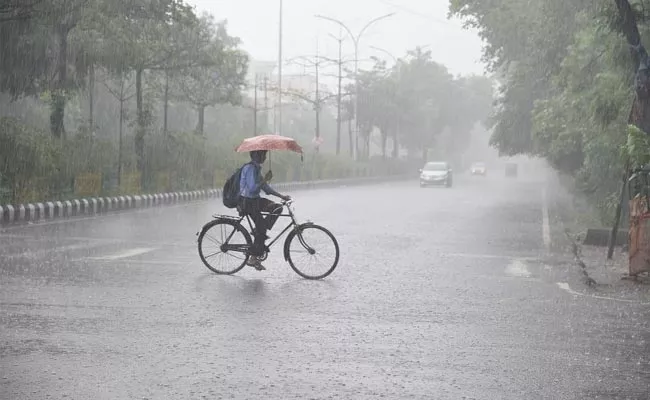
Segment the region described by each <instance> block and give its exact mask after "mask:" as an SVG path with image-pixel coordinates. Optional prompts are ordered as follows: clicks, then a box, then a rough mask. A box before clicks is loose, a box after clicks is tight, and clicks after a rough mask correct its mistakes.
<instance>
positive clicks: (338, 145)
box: [330, 28, 343, 156]
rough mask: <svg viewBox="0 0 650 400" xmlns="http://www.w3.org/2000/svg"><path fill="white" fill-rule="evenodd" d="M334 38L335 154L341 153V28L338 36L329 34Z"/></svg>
mask: <svg viewBox="0 0 650 400" xmlns="http://www.w3.org/2000/svg"><path fill="white" fill-rule="evenodd" d="M330 36H331V37H332V38H334V40H336V41H337V42H338V43H339V58H338V62H337V64H338V67H339V72H338V76H337V79H338V91H337V97H336V155H337V156H338V155H339V154H341V90H342V88H341V86H342V84H343V37H342V36H341V28H339V36H338V37H336V36H334V35H330Z"/></svg>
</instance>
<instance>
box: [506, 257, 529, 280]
mask: <svg viewBox="0 0 650 400" xmlns="http://www.w3.org/2000/svg"><path fill="white" fill-rule="evenodd" d="M506 274H508V275H510V276H515V277H521V278H530V271H528V266H527V265H526V263H525V262H523V261H522V260H512V262H510V264H508V266H507V267H506Z"/></svg>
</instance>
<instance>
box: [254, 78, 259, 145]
mask: <svg viewBox="0 0 650 400" xmlns="http://www.w3.org/2000/svg"><path fill="white" fill-rule="evenodd" d="M258 78H259V75H258V74H255V90H254V92H255V95H254V96H253V99H254V100H253V132H254V133H255V136H257V135H258V131H257V85H258Z"/></svg>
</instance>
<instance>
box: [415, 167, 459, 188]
mask: <svg viewBox="0 0 650 400" xmlns="http://www.w3.org/2000/svg"><path fill="white" fill-rule="evenodd" d="M453 179H454V177H453V174H452V170H451V166H450V165H449V163H447V162H445V161H434V162H428V163H426V164H425V165H424V167H423V168H422V169H421V170H420V187H425V186H442V185H444V186H445V187H448V188H449V187H451V186H452V184H453Z"/></svg>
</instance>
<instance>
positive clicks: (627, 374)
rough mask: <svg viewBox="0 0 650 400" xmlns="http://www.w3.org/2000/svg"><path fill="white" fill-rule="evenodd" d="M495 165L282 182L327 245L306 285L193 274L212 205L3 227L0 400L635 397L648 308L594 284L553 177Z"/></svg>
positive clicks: (276, 271)
mask: <svg viewBox="0 0 650 400" xmlns="http://www.w3.org/2000/svg"><path fill="white" fill-rule="evenodd" d="M495 175H496V173H495V174H493V175H491V176H488V177H487V178H481V177H476V178H471V177H467V176H465V177H463V176H459V177H457V179H456V182H455V186H454V187H453V188H452V189H444V188H430V189H420V188H419V187H418V186H417V182H400V183H391V184H381V185H373V186H364V187H344V188H339V189H336V190H314V191H305V192H298V193H294V194H293V195H294V198H295V199H296V212H297V215H298V217H299V218H301V219H311V220H313V221H315V222H318V223H320V224H322V225H324V226H326V227H328V228H329V229H330V230H331V231H332V232H333V233H334V234H335V235H336V237H337V238H338V240H339V243H340V245H341V262H340V264H339V266H338V268H337V269H336V270H335V271H334V273H333V274H332V275H331V276H330V277H329V278H327V279H325V280H323V281H318V282H312V281H306V280H303V279H301V278H300V277H299V276H298V275H296V274H295V273H294V272H293V271H292V270H291V269H290V268H289V266H288V265H287V264H285V263H284V260H283V259H282V256H281V252H279V251H278V250H276V251H275V252H274V253H272V254H271V256H270V258H269V260H268V261H267V262H266V266H267V268H268V270H267V271H264V272H258V271H256V270H254V269H252V268H250V267H246V268H245V269H244V270H242V271H241V272H240V273H239V274H237V276H234V277H223V276H217V275H215V274H213V273H211V272H210V271H209V270H208V269H206V268H205V267H204V266H202V264H201V262H200V260H199V258H198V256H197V251H196V236H195V233H196V232H197V231H198V230H199V229H200V227H201V225H202V224H203V223H205V222H206V221H208V220H209V218H210V216H211V215H212V214H213V213H215V212H217V213H219V212H224V211H225V210H223V209H222V208H221V207H220V206H219V204H217V203H215V202H203V203H196V204H192V205H182V206H177V207H168V208H160V209H155V210H145V211H139V212H130V213H124V214H119V215H112V216H104V217H96V218H88V219H77V220H66V221H52V222H50V223H43V224H36V225H29V226H17V227H10V228H6V229H2V230H0V244H1V246H0V264H1V269H0V274H1V275H0V279H1V281H0V282H1V285H2V291H1V294H0V302H1V303H0V335H1V342H0V343H1V345H0V362H1V366H2V368H1V371H0V398H2V399H15V400H18V399H49V398H51V399H64V398H65V399H94V400H100V399H111V400H114V399H221V398H223V399H329V398H332V399H335V398H336V399H375V398H386V399H398V398H399V399H424V398H430V399H648V398H649V396H650V394H649V390H650V389H649V388H650V362H649V358H650V329H649V326H648V325H649V323H650V311H649V308H648V305H647V304H643V303H641V302H635V301H618V300H617V299H616V298H598V297H595V296H593V295H592V293H590V292H589V290H587V289H586V288H585V287H584V285H583V284H582V283H581V277H580V274H579V273H578V271H577V269H575V267H574V266H573V265H572V264H571V263H570V262H569V261H570V257H568V255H566V254H558V253H553V252H549V245H550V241H551V240H554V239H555V238H552V237H551V236H552V235H553V234H554V231H555V230H556V229H557V228H555V227H553V226H552V224H549V222H548V221H549V219H550V220H551V221H552V220H553V218H552V214H553V210H552V207H551V209H550V210H549V208H548V207H546V206H545V205H547V204H553V199H554V195H555V189H554V188H552V187H548V186H547V185H546V183H545V182H544V180H543V179H525V177H522V178H520V179H516V180H508V179H505V178H502V177H500V176H495ZM500 175H501V176H502V174H500ZM549 213H550V214H551V217H550V218H549ZM278 225H280V224H278ZM277 249H279V248H277Z"/></svg>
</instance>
